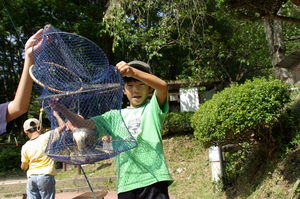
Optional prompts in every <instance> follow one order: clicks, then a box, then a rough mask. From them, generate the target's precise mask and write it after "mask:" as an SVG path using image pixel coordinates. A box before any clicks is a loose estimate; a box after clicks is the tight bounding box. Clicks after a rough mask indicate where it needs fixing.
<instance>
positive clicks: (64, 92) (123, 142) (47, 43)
mask: <svg viewBox="0 0 300 199" xmlns="http://www.w3.org/2000/svg"><path fill="white" fill-rule="evenodd" d="M37 46H38V47H37ZM33 57H34V65H32V66H31V68H30V75H31V77H32V78H33V80H34V81H35V82H36V84H37V85H38V86H37V87H38V91H39V93H40V96H39V97H38V98H37V100H38V101H39V102H40V104H41V105H42V107H43V109H44V111H45V113H46V115H47V117H48V119H49V121H50V123H51V129H52V130H51V133H50V137H49V142H48V144H47V147H46V150H45V153H46V154H47V155H48V156H49V157H51V158H53V159H54V160H56V161H60V162H66V163H71V164H89V163H94V162H96V161H100V160H103V159H108V158H111V157H114V156H115V155H117V154H119V153H121V152H123V151H126V150H129V149H131V148H133V147H135V146H136V141H135V139H134V138H133V137H132V136H131V134H130V132H129V131H128V130H127V128H126V126H125V124H124V121H123V119H122V116H121V114H115V118H114V120H113V125H116V126H118V127H119V128H117V132H112V131H111V129H110V128H109V127H103V128H104V129H101V132H99V130H91V129H76V128H71V127H70V125H67V123H68V121H67V120H66V118H64V117H63V115H60V114H59V113H55V114H54V112H53V110H52V109H51V108H50V107H49V101H50V100H53V98H56V99H59V102H60V103H62V104H64V105H65V106H66V107H67V108H68V109H69V110H70V111H72V112H74V113H77V114H79V115H80V116H82V117H83V118H86V119H87V118H91V117H94V116H98V115H102V114H103V113H105V112H108V111H111V110H120V109H121V105H122V97H123V81H122V77H121V76H120V74H119V73H118V72H116V70H115V67H114V66H111V65H109V61H108V59H107V57H106V55H105V53H104V52H103V51H102V49H101V48H99V47H98V46H97V45H96V44H95V43H93V42H92V41H90V40H88V39H87V38H84V37H82V36H79V35H76V34H71V33H67V32H62V31H60V30H58V29H55V28H54V27H52V26H46V27H45V28H44V31H43V33H42V35H41V37H40V38H39V39H38V40H37V41H36V44H35V46H34V49H33ZM103 123H104V122H103ZM97 126H105V124H103V125H101V124H100V125H99V124H97ZM97 129H98V128H97ZM116 135H118V136H116Z"/></svg>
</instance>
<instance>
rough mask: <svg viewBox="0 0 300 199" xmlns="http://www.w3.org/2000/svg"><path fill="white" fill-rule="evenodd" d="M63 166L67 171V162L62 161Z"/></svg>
mask: <svg viewBox="0 0 300 199" xmlns="http://www.w3.org/2000/svg"><path fill="white" fill-rule="evenodd" d="M62 166H63V170H64V171H67V164H66V163H65V162H63V163H62Z"/></svg>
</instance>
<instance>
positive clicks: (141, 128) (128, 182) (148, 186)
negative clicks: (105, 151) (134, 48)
mask: <svg viewBox="0 0 300 199" xmlns="http://www.w3.org/2000/svg"><path fill="white" fill-rule="evenodd" d="M116 68H117V70H118V71H119V72H120V73H121V74H122V75H123V77H124V82H125V85H124V94H125V95H126V96H127V98H128V100H129V103H130V106H129V107H127V108H125V109H122V110H121V115H122V117H123V119H124V122H125V124H126V127H127V129H128V130H129V131H130V133H131V134H132V136H133V137H134V138H135V139H136V141H137V147H135V148H133V149H131V150H128V151H125V152H123V153H121V154H119V155H118V156H116V158H115V167H116V172H117V179H118V182H117V183H118V184H117V189H118V198H119V199H124V198H130V199H138V198H144V199H168V198H169V194H168V186H169V184H171V182H172V177H171V175H170V173H169V170H168V168H167V165H166V161H165V157H164V152H163V144H162V136H161V128H162V124H163V121H164V118H165V114H166V113H167V111H168V109H169V107H168V101H167V96H168V87H167V84H166V82H165V81H163V80H162V79H160V78H158V77H157V76H155V75H153V74H152V73H151V70H150V66H149V65H148V64H146V63H144V62H141V61H132V62H129V63H126V62H124V61H121V62H119V63H118V64H117V65H116ZM153 89H154V90H155V91H154V94H153V95H152V97H151V99H150V100H148V96H149V94H150V93H152V92H153ZM50 106H51V107H52V108H53V109H54V110H56V111H59V112H61V113H62V114H63V115H64V116H65V117H66V118H67V119H68V120H69V121H70V122H71V123H72V124H76V127H78V128H89V129H98V130H99V131H100V129H101V128H103V127H102V126H101V125H103V120H104V121H105V123H106V125H107V127H109V128H111V129H112V132H114V130H113V129H114V128H118V127H116V126H114V125H113V124H110V121H111V118H114V115H115V114H118V113H117V112H116V111H109V112H107V113H104V114H103V115H99V116H96V117H93V118H91V119H88V120H84V119H82V118H79V117H78V116H77V115H76V114H75V113H72V112H70V111H68V110H67V109H66V108H65V107H64V106H62V105H61V104H58V103H55V102H52V103H50Z"/></svg>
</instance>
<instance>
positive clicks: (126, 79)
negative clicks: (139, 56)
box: [123, 60, 152, 82]
mask: <svg viewBox="0 0 300 199" xmlns="http://www.w3.org/2000/svg"><path fill="white" fill-rule="evenodd" d="M128 65H129V66H131V67H133V68H136V69H138V70H140V71H143V72H145V73H150V74H152V72H151V67H150V66H149V64H147V63H145V62H143V61H138V60H135V61H131V62H129V63H128ZM123 79H124V82H134V81H138V80H137V79H135V78H132V77H123Z"/></svg>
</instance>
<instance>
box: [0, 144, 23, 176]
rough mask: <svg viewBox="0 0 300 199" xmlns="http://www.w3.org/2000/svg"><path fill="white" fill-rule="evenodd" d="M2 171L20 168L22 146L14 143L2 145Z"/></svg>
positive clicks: (0, 153)
mask: <svg viewBox="0 0 300 199" xmlns="http://www.w3.org/2000/svg"><path fill="white" fill-rule="evenodd" d="M0 162H1V164H0V171H1V172H5V171H12V170H16V169H19V168H20V163H21V148H20V147H16V146H14V145H2V146H1V149H0Z"/></svg>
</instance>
